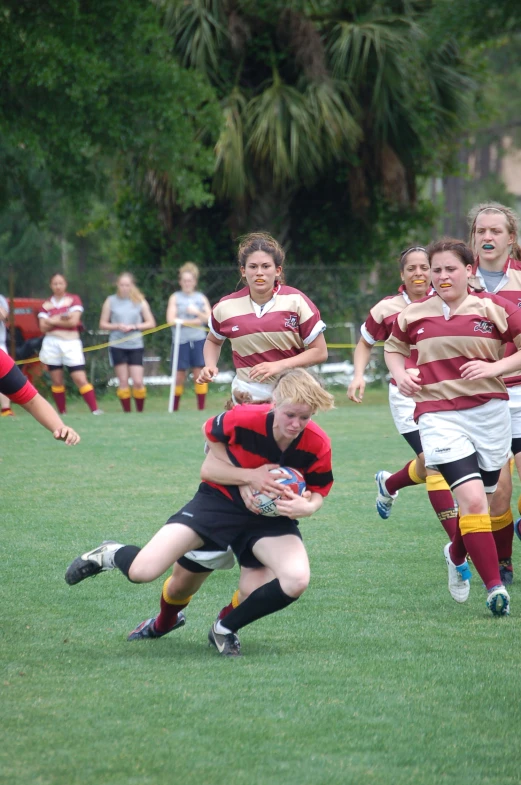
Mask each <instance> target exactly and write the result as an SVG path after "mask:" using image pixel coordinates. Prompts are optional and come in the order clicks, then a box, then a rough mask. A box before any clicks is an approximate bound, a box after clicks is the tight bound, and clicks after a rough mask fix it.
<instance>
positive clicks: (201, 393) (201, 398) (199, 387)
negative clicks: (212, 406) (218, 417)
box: [195, 382, 208, 411]
mask: <svg viewBox="0 0 521 785" xmlns="http://www.w3.org/2000/svg"><path fill="white" fill-rule="evenodd" d="M207 392H208V385H207V384H206V383H205V384H197V382H196V383H195V394H196V395H197V408H198V409H199V411H202V410H203V409H204V404H205V401H206V393H207Z"/></svg>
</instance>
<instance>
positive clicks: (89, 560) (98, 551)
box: [65, 540, 123, 586]
mask: <svg viewBox="0 0 521 785" xmlns="http://www.w3.org/2000/svg"><path fill="white" fill-rule="evenodd" d="M122 547H123V545H122V544H121V543H120V542H114V540H104V542H102V543H101V545H99V546H98V547H97V548H94V550H92V551H87V553H84V554H83V556H78V558H77V559H74V561H73V562H72V564H69V566H68V567H67V572H66V573H65V580H66V582H67V583H68V584H69V586H74V584H75V583H80V581H84V580H85V578H91V577H92V576H94V575H97V574H98V573H100V572H105V571H106V570H113V569H114V566H115V565H114V554H115V553H116V551H119V549H120V548H122Z"/></svg>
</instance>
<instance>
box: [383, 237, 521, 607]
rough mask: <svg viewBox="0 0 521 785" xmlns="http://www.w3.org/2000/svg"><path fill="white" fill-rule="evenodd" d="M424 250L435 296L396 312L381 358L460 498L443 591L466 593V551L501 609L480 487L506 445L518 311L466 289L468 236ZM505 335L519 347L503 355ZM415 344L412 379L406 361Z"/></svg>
mask: <svg viewBox="0 0 521 785" xmlns="http://www.w3.org/2000/svg"><path fill="white" fill-rule="evenodd" d="M428 252H429V261H430V263H431V276H432V285H433V286H434V288H435V289H436V292H437V295H434V296H433V297H431V298H429V299H428V300H422V301H420V302H418V303H412V304H411V305H410V306H408V308H406V309H405V310H404V311H402V313H401V314H400V315H399V316H398V318H397V320H396V322H395V323H394V325H393V331H392V335H391V337H390V338H389V340H388V341H387V343H386V345H385V359H386V362H387V367H388V368H389V370H390V372H391V373H392V375H393V376H394V378H395V379H396V383H397V385H398V387H399V389H400V392H402V393H403V394H404V395H410V396H412V397H413V398H414V400H415V402H416V409H415V419H416V420H417V422H418V424H419V428H420V438H421V442H422V445H423V449H424V452H425V464H426V466H429V467H432V468H437V469H438V470H439V471H440V472H441V474H442V475H443V477H444V478H445V480H446V481H447V483H448V484H449V486H450V488H451V490H452V492H453V494H454V496H455V497H456V500H457V502H458V506H459V519H458V528H457V530H456V533H455V536H454V538H453V540H452V542H449V543H447V545H446V546H445V549H444V555H445V559H446V562H447V567H448V578H449V591H450V593H451V595H452V597H453V599H455V600H456V601H457V602H465V600H466V599H467V598H468V595H469V591H470V584H469V569H468V564H467V560H466V556H467V553H468V554H469V555H470V557H471V558H472V561H473V563H474V565H475V567H476V570H477V571H478V573H479V575H480V577H481V579H482V580H483V583H484V584H485V586H486V589H487V593H488V596H487V607H488V608H489V610H490V611H491V612H492V613H493V614H494V615H496V616H502V615H506V614H508V613H509V605H510V597H509V594H508V592H507V590H506V589H505V587H504V585H503V584H502V581H501V576H500V573H499V564H498V557H497V549H496V544H495V541H494V537H493V535H492V526H491V520H490V514H489V506H488V505H489V503H488V498H487V496H489V495H490V494H493V493H494V491H495V489H496V487H497V483H498V478H499V474H500V472H501V468H502V467H503V466H504V464H505V461H506V460H507V458H508V455H509V451H510V442H511V430H510V417H509V414H508V403H507V401H508V395H507V392H506V388H505V385H504V383H503V381H502V379H501V378H499V377H501V376H502V375H503V374H505V373H509V372H512V371H515V370H517V369H520V368H521V355H519V353H518V352H519V349H520V348H521V313H520V311H519V309H518V308H517V307H516V306H515V305H513V304H512V303H510V302H508V301H507V300H505V299H503V298H501V297H497V296H496V295H494V294H488V293H486V292H481V293H479V294H475V293H469V292H468V281H469V277H470V276H471V274H472V267H473V262H474V258H473V255H472V251H471V250H470V248H468V247H467V246H466V245H465V243H463V242H461V241H459V240H450V239H448V240H440V241H439V242H436V243H433V244H432V245H431V246H429V249H428ZM508 342H512V343H514V344H515V347H516V349H517V350H518V351H516V352H515V353H514V354H512V355H511V356H509V357H504V358H503V359H500V357H501V354H502V350H503V347H504V345H505V344H506V343H508ZM413 346H415V347H416V350H417V352H418V358H417V367H418V369H419V375H418V376H417V377H414V378H413V377H412V376H411V375H410V374H408V373H407V371H406V368H405V361H406V357H408V356H409V355H410V353H411V347H413ZM478 357H479V358H482V359H480V360H478V359H476V358H478Z"/></svg>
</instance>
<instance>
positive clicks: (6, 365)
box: [0, 351, 36, 404]
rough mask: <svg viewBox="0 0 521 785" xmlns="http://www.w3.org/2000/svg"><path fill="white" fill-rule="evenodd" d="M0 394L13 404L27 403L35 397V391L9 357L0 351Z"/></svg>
mask: <svg viewBox="0 0 521 785" xmlns="http://www.w3.org/2000/svg"><path fill="white" fill-rule="evenodd" d="M0 392H1V393H3V394H4V395H7V397H8V398H9V399H10V400H11V401H13V403H20V404H22V403H29V401H32V399H33V398H34V396H35V395H36V390H35V388H34V387H33V385H32V384H31V382H30V381H28V380H27V379H26V378H25V376H24V375H23V373H22V372H21V371H20V369H19V368H17V367H16V365H15V364H14V362H13V360H12V359H11V357H9V355H8V354H6V353H5V352H2V351H0Z"/></svg>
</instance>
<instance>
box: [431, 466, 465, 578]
mask: <svg viewBox="0 0 521 785" xmlns="http://www.w3.org/2000/svg"><path fill="white" fill-rule="evenodd" d="M426 482H427V493H428V494H429V501H430V503H431V505H432V508H433V510H434V512H435V513H436V515H437V516H438V520H439V522H440V523H441V525H442V526H443V528H444V529H445V531H446V532H447V534H448V535H449V538H450V540H453V539H454V535H455V534H456V531H457V528H458V510H457V508H456V507H455V505H454V499H453V497H452V493H451V492H450V488H449V486H448V485H447V483H446V482H445V480H444V479H443V477H442V476H441V474H429V475H428V477H427V481H426ZM460 563H461V562H460Z"/></svg>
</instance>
